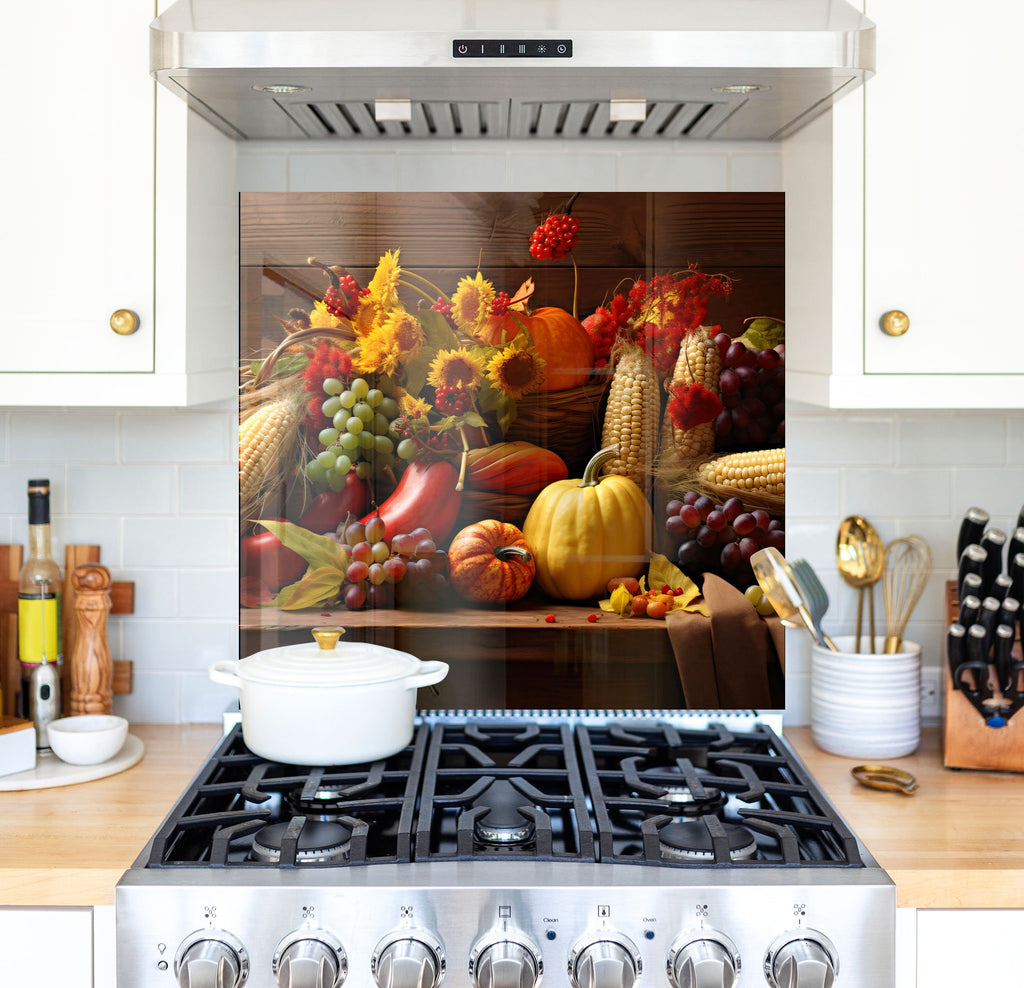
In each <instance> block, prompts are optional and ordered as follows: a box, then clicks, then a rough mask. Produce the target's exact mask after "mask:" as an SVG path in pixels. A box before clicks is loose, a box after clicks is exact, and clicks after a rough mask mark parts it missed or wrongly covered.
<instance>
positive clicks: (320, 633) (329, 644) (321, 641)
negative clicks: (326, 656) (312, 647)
mask: <svg viewBox="0 0 1024 988" xmlns="http://www.w3.org/2000/svg"><path fill="white" fill-rule="evenodd" d="M343 634H345V629H344V628H314V629H313V637H314V638H315V639H316V643H317V644H318V645H319V646H320V647H321V648H322V649H323V650H324V651H325V652H330V651H332V650H333V649H334V646H335V645H337V644H338V639H339V638H340V637H341V636H342V635H343Z"/></svg>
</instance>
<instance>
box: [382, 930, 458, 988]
mask: <svg viewBox="0 0 1024 988" xmlns="http://www.w3.org/2000/svg"><path fill="white" fill-rule="evenodd" d="M444 970H445V959H444V945H443V944H442V943H441V941H440V940H439V939H438V938H437V937H436V936H435V935H434V934H433V933H430V932H428V931H427V930H419V929H411V930H396V931H394V932H393V933H389V934H388V935H387V936H386V937H384V939H383V940H381V941H380V943H378V944H377V948H376V949H375V950H374V952H373V956H372V957H371V958H370V973H371V974H372V975H373V980H374V981H376V982H377V985H378V986H379V988H437V985H438V984H440V982H441V979H442V978H443V977H444Z"/></svg>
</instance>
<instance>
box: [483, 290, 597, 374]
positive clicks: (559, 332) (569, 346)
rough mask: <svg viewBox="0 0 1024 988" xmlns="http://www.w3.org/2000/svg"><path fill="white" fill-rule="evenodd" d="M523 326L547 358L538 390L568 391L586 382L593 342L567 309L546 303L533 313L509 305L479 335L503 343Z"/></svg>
mask: <svg viewBox="0 0 1024 988" xmlns="http://www.w3.org/2000/svg"><path fill="white" fill-rule="evenodd" d="M524 327H525V329H526V331H527V332H528V333H529V334H530V337H531V339H532V340H533V347H534V349H535V350H536V351H537V354H538V356H540V357H541V359H543V361H544V383H543V384H542V385H541V386H540V388H538V391H539V392H541V393H544V392H551V391H566V390H568V389H569V388H578V387H579V386H580V385H581V384H586V383H587V381H588V380H589V379H590V372H591V371H592V370H593V368H594V344H593V342H592V340H591V338H590V334H589V333H588V332H587V331H586V329H584V328H583V323H581V322H580V321H579V320H578V319H576V318H574V317H573V315H572V314H571V313H569V312H566V311H565V309H558V308H555V307H554V306H546V307H542V308H540V309H535V310H534V311H533V312H531V313H526V312H524V311H522V310H519V309H510V310H508V311H507V312H505V314H504V315H501V316H491V318H490V319H488V320H487V324H486V326H485V327H484V329H483V331H482V332H481V333H480V339H481V340H483V341H484V343H487V344H489V345H491V346H503V345H504V344H506V343H509V342H511V341H512V340H513V339H515V337H516V336H518V335H519V334H520V333H521V332H522V331H523V329H524Z"/></svg>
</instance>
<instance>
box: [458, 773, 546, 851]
mask: <svg viewBox="0 0 1024 988" xmlns="http://www.w3.org/2000/svg"><path fill="white" fill-rule="evenodd" d="M523 803H524V798H523V796H521V795H520V794H519V792H517V791H516V788H515V787H514V786H513V785H512V783H511V782H508V781H506V780H505V779H495V780H494V782H492V783H491V784H490V785H489V786H488V787H487V788H486V789H485V790H484V791H483V792H482V793H481V794H480V795H479V796H478V797H477V798H476V799H475V800H473V804H472V805H473V809H480V808H484V809H486V810H487V812H486V813H482V814H481V815H480V816H479V817H477V819H476V820H475V821H474V823H473V833H474V836H475V837H476V839H477V840H478V841H480V843H481V844H499V845H501V846H507V845H509V844H525V843H526V842H527V841H529V840H531V839H532V838H533V836H534V831H535V826H534V823H533V821H532V820H528V819H526V818H525V817H524V816H523V815H522V814H521V813H520V812H519V809H518V807H520V806H522V805H523Z"/></svg>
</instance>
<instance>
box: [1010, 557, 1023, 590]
mask: <svg viewBox="0 0 1024 988" xmlns="http://www.w3.org/2000/svg"><path fill="white" fill-rule="evenodd" d="M1009 574H1010V579H1011V580H1012V581H1013V582H1012V585H1011V587H1010V596H1011V597H1016V598H1017V600H1024V552H1018V553H1017V555H1015V556H1014V557H1013V559H1011V560H1010V564H1009Z"/></svg>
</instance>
